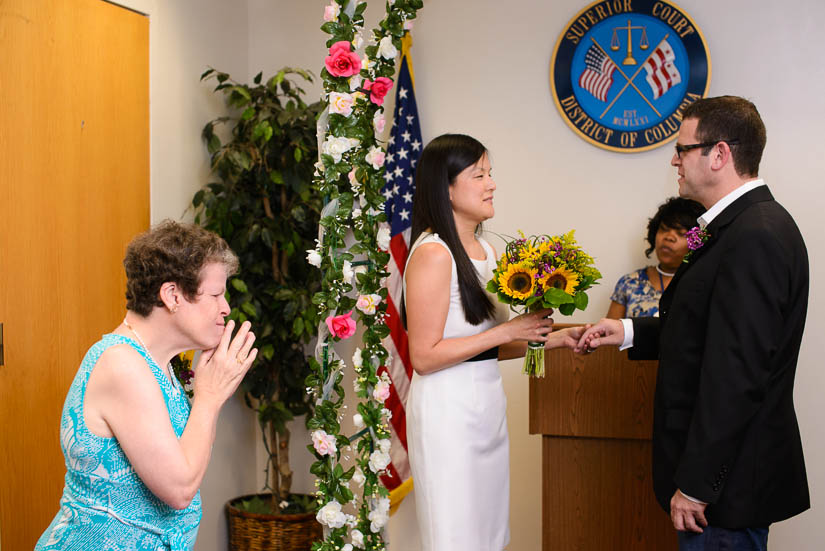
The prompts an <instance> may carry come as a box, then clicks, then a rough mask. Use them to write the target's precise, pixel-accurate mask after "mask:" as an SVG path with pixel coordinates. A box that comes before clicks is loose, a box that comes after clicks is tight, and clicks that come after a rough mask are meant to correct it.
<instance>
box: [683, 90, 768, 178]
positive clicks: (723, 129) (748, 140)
mask: <svg viewBox="0 0 825 551" xmlns="http://www.w3.org/2000/svg"><path fill="white" fill-rule="evenodd" d="M686 119H696V121H697V125H696V138H697V140H699V142H714V143H717V142H722V141H724V142H728V140H738V143H737V144H735V145H734V144H730V143H729V144H728V145H730V150H731V153H732V156H733V167H734V168H735V169H736V173H737V174H739V175H740V176H757V175H758V174H759V162H760V161H761V160H762V151H763V150H764V149H765V143H766V142H767V132H766V131H765V124H764V123H763V122H762V117H760V116H759V111H757V110H756V106H755V105H754V104H753V103H751V102H750V101H748V100H746V99H745V98H740V97H737V96H719V97H715V98H704V99H700V100H698V101H696V102H695V103H692V104H690V105H689V106H688V107H687V108H686V109H685V110H684V111H683V112H682V120H686ZM709 151H710V148H707V149H704V150H703V151H702V154H703V155H707V154H708V152H709Z"/></svg>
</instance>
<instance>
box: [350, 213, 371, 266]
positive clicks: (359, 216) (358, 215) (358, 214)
mask: <svg viewBox="0 0 825 551" xmlns="http://www.w3.org/2000/svg"><path fill="white" fill-rule="evenodd" d="M352 218H353V220H354V219H356V218H361V209H352ZM366 271H367V270H366V268H365V267H364V266H358V267H357V268H355V273H356V274H363V273H366Z"/></svg>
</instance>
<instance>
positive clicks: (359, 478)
mask: <svg viewBox="0 0 825 551" xmlns="http://www.w3.org/2000/svg"><path fill="white" fill-rule="evenodd" d="M366 480H367V477H365V476H364V472H363V471H362V470H361V467H356V468H355V473H353V475H352V481H353V482H355V483H356V484H358V485H359V486H363V485H364V482H366Z"/></svg>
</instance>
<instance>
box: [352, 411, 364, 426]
mask: <svg viewBox="0 0 825 551" xmlns="http://www.w3.org/2000/svg"><path fill="white" fill-rule="evenodd" d="M352 424H353V425H355V428H356V429H360V428H362V427H363V426H364V418H363V417H362V416H361V414H360V413H356V414H355V415H353V416H352Z"/></svg>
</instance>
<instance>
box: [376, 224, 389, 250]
mask: <svg viewBox="0 0 825 551" xmlns="http://www.w3.org/2000/svg"><path fill="white" fill-rule="evenodd" d="M377 239H378V247H379V248H380V249H381V250H382V251H387V250H389V248H390V228H388V227H387V226H382V227H381V228H379V229H378V236H377Z"/></svg>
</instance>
